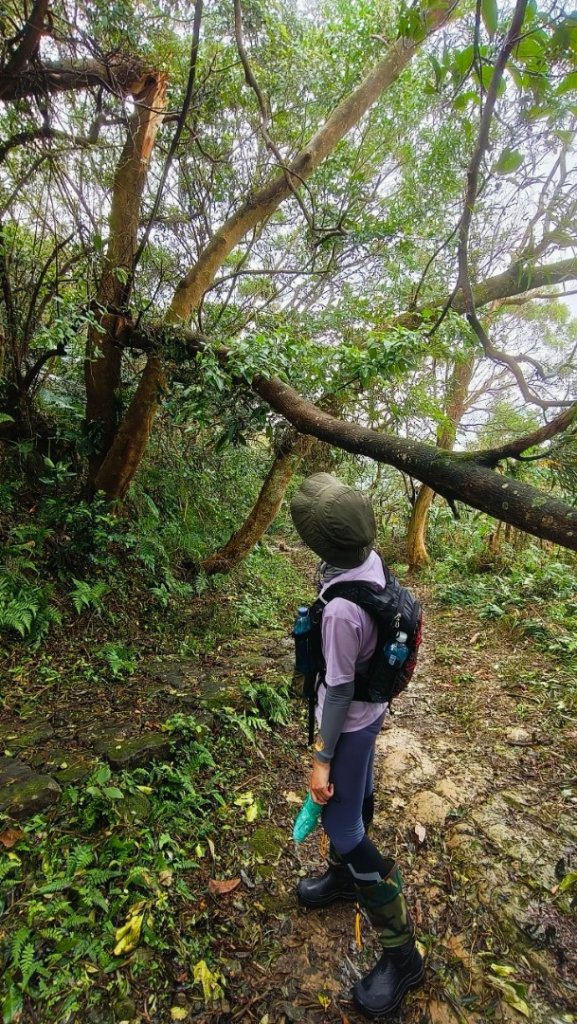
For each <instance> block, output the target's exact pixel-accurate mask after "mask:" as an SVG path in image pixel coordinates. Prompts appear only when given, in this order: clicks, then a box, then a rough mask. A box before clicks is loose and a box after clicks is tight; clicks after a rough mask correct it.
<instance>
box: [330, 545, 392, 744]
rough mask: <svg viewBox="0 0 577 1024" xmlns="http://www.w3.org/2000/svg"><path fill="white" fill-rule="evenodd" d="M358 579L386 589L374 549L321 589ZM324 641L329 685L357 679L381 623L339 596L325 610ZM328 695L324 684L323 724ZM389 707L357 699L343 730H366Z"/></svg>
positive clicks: (369, 656)
mask: <svg viewBox="0 0 577 1024" xmlns="http://www.w3.org/2000/svg"><path fill="white" fill-rule="evenodd" d="M358 580H362V581H363V582H367V583H372V584H373V585H374V587H375V590H384V588H385V574H384V572H383V565H382V562H381V559H380V558H379V556H378V555H377V553H376V552H375V551H371V553H370V555H369V557H368V558H367V559H366V561H364V562H363V564H362V565H359V566H357V567H356V568H355V569H347V570H346V571H345V572H343V573H341V574H340V575H339V576H334V577H333V578H332V579H331V581H330V583H327V584H326V585H325V586H324V587H323V588H322V589H321V592H320V595H321V596H322V594H323V593H324V591H325V590H327V589H328V587H330V586H332V585H333V584H334V583H345V582H348V581H355V582H357V581H358ZM322 642H323V653H324V656H325V662H326V677H325V681H326V684H327V686H339V685H340V684H342V683H349V682H350V681H351V680H352V679H354V676H355V672H356V671H357V669H361V670H362V669H363V668H366V666H367V664H368V662H369V661H370V658H371V655H372V654H373V651H374V649H375V644H376V642H377V626H376V623H375V621H374V620H373V619H372V618H371V616H370V615H369V614H368V612H365V611H363V609H362V608H359V606H358V605H357V604H353V602H352V601H347V600H346V599H345V598H344V597H335V598H334V599H333V600H332V601H329V603H328V604H327V606H326V608H325V609H324V611H323V618H322ZM325 695H326V690H325V687H324V686H321V687H320V688H319V693H318V703H317V709H316V717H317V722H318V723H319V724H320V721H321V718H322V713H323V704H324V701H325ZM385 707H386V705H385V704H368V703H366V702H365V701H360V700H353V701H352V702H351V704H350V706H349V709H348V711H347V715H346V718H345V721H344V724H343V729H342V731H343V732H356V731H357V730H358V729H364V728H365V726H367V725H371V724H372V723H373V722H375V721H376V720H377V718H379V717H380V715H382V713H383V711H384V710H385Z"/></svg>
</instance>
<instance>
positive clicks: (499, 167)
mask: <svg viewBox="0 0 577 1024" xmlns="http://www.w3.org/2000/svg"><path fill="white" fill-rule="evenodd" d="M524 159H525V157H524V156H523V154H522V153H519V152H517V150H515V149H508V148H505V149H504V150H503V152H502V153H501V156H500V157H499V159H498V160H497V163H496V164H494V166H493V171H494V172H495V174H512V173H513V171H517V170H518V169H519V167H520V166H521V164H522V163H523V161H524Z"/></svg>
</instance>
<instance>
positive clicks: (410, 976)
mask: <svg viewBox="0 0 577 1024" xmlns="http://www.w3.org/2000/svg"><path fill="white" fill-rule="evenodd" d="M424 974H425V969H424V966H423V958H422V957H421V954H420V953H419V951H418V949H417V947H416V946H415V940H414V939H409V940H408V941H407V942H405V943H404V945H402V946H398V947H397V948H396V949H385V951H384V952H383V954H382V956H381V958H380V960H379V961H378V963H377V964H376V965H375V967H373V969H372V971H370V972H369V974H367V975H366V977H364V978H361V980H360V981H357V983H356V985H355V986H354V988H353V1000H354V1003H355V1006H356V1007H357V1009H358V1010H360V1011H361V1013H362V1014H364V1015H365V1017H379V1016H381V1015H382V1016H385V1015H386V1014H391V1013H394V1012H395V1010H397V1009H398V1008H399V1006H400V1005H401V1003H402V1001H403V999H404V998H405V996H406V994H407V992H408V991H409V990H410V989H412V988H417V987H418V986H419V985H420V983H421V981H422V980H423V977H424Z"/></svg>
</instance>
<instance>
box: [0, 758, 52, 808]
mask: <svg viewBox="0 0 577 1024" xmlns="http://www.w3.org/2000/svg"><path fill="white" fill-rule="evenodd" d="M61 792H62V790H61V788H60V786H59V785H58V783H57V782H56V781H55V780H54V779H53V778H51V776H50V775H40V774H38V772H33V771H31V770H30V768H29V767H28V765H25V764H23V763H22V762H21V761H18V760H17V759H16V758H9V757H3V758H0V811H4V813H5V814H9V815H10V816H11V817H12V818H29V817H31V816H32V815H33V814H37V813H38V811H43V810H44V809H45V808H46V807H50V806H51V805H52V804H55V803H56V802H57V801H58V799H59V797H60V794H61Z"/></svg>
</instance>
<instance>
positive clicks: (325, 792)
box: [309, 761, 335, 804]
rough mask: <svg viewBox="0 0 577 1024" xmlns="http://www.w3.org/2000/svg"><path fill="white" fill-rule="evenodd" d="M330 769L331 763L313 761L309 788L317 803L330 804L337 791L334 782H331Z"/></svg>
mask: <svg viewBox="0 0 577 1024" xmlns="http://www.w3.org/2000/svg"><path fill="white" fill-rule="evenodd" d="M330 771H331V766H330V764H324V762H321V761H313V770H312V772H311V778H310V782H309V789H310V793H311V796H312V798H313V800H314V801H315V803H317V804H328V802H329V800H330V798H331V797H332V795H333V793H334V791H335V787H334V786H333V784H332V782H329V775H330Z"/></svg>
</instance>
